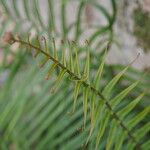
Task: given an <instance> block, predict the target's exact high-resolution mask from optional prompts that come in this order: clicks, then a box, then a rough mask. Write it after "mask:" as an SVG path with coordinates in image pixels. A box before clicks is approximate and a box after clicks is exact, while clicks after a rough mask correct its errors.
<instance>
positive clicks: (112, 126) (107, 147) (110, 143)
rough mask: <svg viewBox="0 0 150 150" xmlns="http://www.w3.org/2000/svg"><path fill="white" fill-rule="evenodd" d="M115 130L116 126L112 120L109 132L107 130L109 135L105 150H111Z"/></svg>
mask: <svg viewBox="0 0 150 150" xmlns="http://www.w3.org/2000/svg"><path fill="white" fill-rule="evenodd" d="M116 129H117V128H116V124H115V122H114V120H112V122H111V126H110V130H109V135H108V138H107V144H106V150H111V147H112V144H113V142H114V139H115V137H114V136H115V133H116V132H117V131H116Z"/></svg>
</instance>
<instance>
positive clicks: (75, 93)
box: [72, 81, 82, 113]
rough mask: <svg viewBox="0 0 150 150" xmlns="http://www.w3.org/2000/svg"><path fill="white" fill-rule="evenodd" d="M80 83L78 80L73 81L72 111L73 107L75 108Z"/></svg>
mask: <svg viewBox="0 0 150 150" xmlns="http://www.w3.org/2000/svg"><path fill="white" fill-rule="evenodd" d="M81 83H82V82H80V81H76V83H75V88H74V93H73V96H74V103H73V111H72V112H73V113H74V111H75V108H76V103H77V98H78V94H79V91H80V86H81Z"/></svg>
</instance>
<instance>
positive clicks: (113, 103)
mask: <svg viewBox="0 0 150 150" xmlns="http://www.w3.org/2000/svg"><path fill="white" fill-rule="evenodd" d="M138 83H139V81H137V82H135V83H133V84H131V85H130V86H129V87H127V88H126V89H124V90H123V91H122V92H121V93H119V94H118V95H116V96H115V97H114V98H113V99H112V100H111V101H110V104H111V106H112V107H113V108H115V107H116V106H117V105H118V104H119V103H120V102H121V101H122V99H123V98H125V96H127V95H128V93H129V92H130V91H131V90H133V89H134V88H135V87H136V86H137V84H138Z"/></svg>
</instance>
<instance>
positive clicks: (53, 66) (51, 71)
mask: <svg viewBox="0 0 150 150" xmlns="http://www.w3.org/2000/svg"><path fill="white" fill-rule="evenodd" d="M56 67H57V63H53V64H52V66H51V67H50V68H49V70H48V72H47V75H46V76H45V79H46V80H48V79H49V78H50V76H51V75H52V73H53V71H54V70H55V68H56Z"/></svg>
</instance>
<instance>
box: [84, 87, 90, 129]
mask: <svg viewBox="0 0 150 150" xmlns="http://www.w3.org/2000/svg"><path fill="white" fill-rule="evenodd" d="M88 94H89V89H88V87H84V89H83V112H84V128H85V124H86V116H87V111H88Z"/></svg>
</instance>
